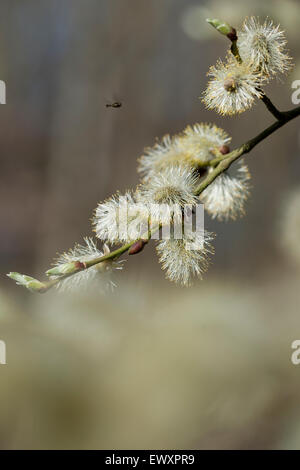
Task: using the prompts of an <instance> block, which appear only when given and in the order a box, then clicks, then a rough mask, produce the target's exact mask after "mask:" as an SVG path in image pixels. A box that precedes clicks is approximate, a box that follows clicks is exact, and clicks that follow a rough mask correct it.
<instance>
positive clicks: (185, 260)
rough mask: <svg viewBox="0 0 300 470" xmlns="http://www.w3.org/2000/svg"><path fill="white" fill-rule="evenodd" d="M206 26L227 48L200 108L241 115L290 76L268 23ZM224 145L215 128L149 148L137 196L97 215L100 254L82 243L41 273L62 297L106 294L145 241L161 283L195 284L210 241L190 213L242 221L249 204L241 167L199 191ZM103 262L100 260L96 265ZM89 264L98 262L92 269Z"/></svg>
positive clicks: (28, 281) (106, 204)
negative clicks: (269, 86) (89, 290)
mask: <svg viewBox="0 0 300 470" xmlns="http://www.w3.org/2000/svg"><path fill="white" fill-rule="evenodd" d="M208 22H209V23H211V24H212V25H213V26H214V27H215V28H216V29H217V30H218V31H220V32H221V33H222V34H224V35H226V36H227V37H228V38H229V39H230V40H231V42H232V47H231V50H230V52H228V54H227V58H226V60H225V62H223V61H221V60H219V61H218V62H217V64H216V65H215V66H213V67H211V69H210V71H209V73H208V75H209V76H210V80H209V83H208V86H207V88H206V90H205V92H204V96H203V101H204V103H205V104H206V106H207V107H208V108H209V109H215V110H216V111H217V112H218V113H219V114H221V115H234V114H237V113H241V112H243V111H246V110H247V109H249V108H250V107H251V106H252V105H253V103H254V101H255V99H256V98H261V97H262V96H263V90H262V86H263V85H264V84H265V83H267V82H268V81H270V80H271V78H273V77H275V76H276V77H277V76H278V75H279V74H280V73H284V72H286V71H288V70H289V69H290V67H291V59H290V57H289V56H288V54H287V52H286V39H285V36H284V33H283V32H282V31H281V30H280V29H279V26H275V25H274V24H273V22H272V21H271V20H269V19H267V20H265V22H264V23H263V24H261V23H260V22H259V19H257V18H250V19H247V20H245V22H244V24H243V26H242V28H241V30H240V31H238V33H236V31H235V30H234V29H233V28H232V27H230V26H229V25H228V24H226V23H221V22H220V21H218V20H208ZM230 140H231V139H230V137H229V136H228V135H227V133H226V132H225V131H224V130H223V129H220V128H219V127H217V126H216V125H214V124H207V123H196V124H194V125H191V126H187V127H186V128H185V129H184V130H183V131H182V132H181V133H179V134H178V135H174V136H170V135H167V136H165V137H163V138H162V139H161V141H159V142H156V143H155V145H154V146H153V147H150V148H147V149H146V150H145V151H144V154H143V155H142V156H141V157H140V158H139V160H138V173H139V175H140V177H141V181H140V184H139V185H138V186H137V188H135V189H134V190H132V191H127V192H126V193H125V194H123V195H122V194H119V193H117V194H115V195H113V196H111V197H110V198H108V199H107V200H105V201H103V202H100V203H99V204H98V206H97V207H96V209H95V212H94V216H93V226H94V231H95V235H96V238H97V239H98V240H100V242H101V243H103V248H102V249H99V248H98V247H97V244H96V242H95V241H93V240H92V239H90V238H85V239H84V241H85V244H84V245H76V246H75V247H74V249H72V250H70V251H69V252H67V253H64V254H63V255H61V256H59V258H58V259H57V260H56V261H55V264H54V267H53V268H51V269H50V270H49V271H47V273H46V274H47V275H48V277H49V278H50V280H51V281H54V284H55V285H57V286H58V287H59V288H63V289H65V288H69V287H71V288H73V287H75V288H76V289H77V288H79V286H81V285H82V284H84V283H85V284H90V283H91V281H94V280H97V282H99V284H100V285H101V288H103V289H104V290H107V289H111V288H112V287H113V286H114V283H113V281H112V279H111V273H112V272H113V271H114V270H115V269H122V263H121V262H120V261H118V258H119V254H122V253H123V252H125V251H128V250H129V254H135V253H137V252H139V251H141V249H142V248H143V247H144V245H145V244H146V243H147V241H148V239H149V238H153V239H154V240H155V243H156V245H157V247H156V248H157V254H158V259H159V261H160V263H161V265H162V268H163V269H164V270H165V272H166V276H167V278H169V279H170V280H171V281H174V282H176V283H180V284H182V285H185V286H188V285H190V284H191V281H192V279H193V278H194V277H200V278H201V277H202V274H203V272H204V271H206V269H207V267H208V265H209V256H210V255H211V254H212V253H213V248H212V245H211V242H212V240H213V238H214V235H213V234H211V233H208V232H206V231H205V230H204V227H203V226H200V228H199V226H198V225H197V223H196V228H195V224H194V222H193V221H194V218H193V215H194V214H195V213H197V210H196V208H197V207H198V206H199V205H200V204H202V205H204V209H205V211H206V212H207V213H208V214H209V215H210V216H211V217H212V218H213V219H217V220H219V221H227V220H229V219H236V218H237V217H239V216H241V215H243V214H244V208H245V202H246V200H247V198H248V196H249V180H250V174H249V171H248V168H247V166H246V165H245V164H244V162H243V161H239V162H238V163H237V165H236V168H235V173H228V171H223V172H221V173H220V174H218V175H217V176H216V177H215V178H214V179H212V180H211V181H210V184H208V185H205V187H204V188H203V189H202V188H201V182H202V181H203V180H204V179H205V178H209V175H210V174H211V172H213V171H214V168H215V166H216V165H218V163H219V161H220V157H222V156H226V155H227V154H228V153H229V152H230V149H229V144H230ZM224 158H225V157H224ZM199 188H200V189H199ZM187 221H189V222H190V223H189V224H186V222H187ZM166 227H167V228H168V230H167V231H166V230H164V229H165V228H166ZM175 228H176V229H175ZM124 244H126V246H125V248H126V250H122V252H119V251H117V252H115V251H114V252H113V253H115V254H114V255H113V256H110V253H111V251H110V248H109V247H111V246H117V247H118V246H120V245H124ZM127 245H128V248H127ZM101 257H104V260H102V261H101V262H98V261H97V260H98V259H99V258H101ZM93 260H96V261H97V262H95V264H91V261H92V262H93ZM10 277H12V278H13V279H14V280H16V282H17V283H18V284H21V285H23V286H25V287H27V288H28V289H31V290H40V291H42V289H43V284H41V283H40V282H39V281H37V280H35V279H33V278H31V277H29V276H23V275H21V274H18V273H10ZM56 281H57V282H56Z"/></svg>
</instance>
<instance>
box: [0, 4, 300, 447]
mask: <svg viewBox="0 0 300 470" xmlns="http://www.w3.org/2000/svg"><path fill="white" fill-rule="evenodd" d="M247 15H248V16H250V15H259V16H260V17H261V18H264V17H265V16H270V17H271V18H272V19H274V21H275V22H276V23H277V22H280V23H281V26H282V28H283V29H285V30H286V34H287V38H288V41H289V49H290V52H291V55H292V57H293V58H294V62H295V64H296V65H297V63H298V64H299V60H298V59H299V56H300V48H299V20H300V5H299V1H298V0H268V1H267V0H265V1H264V2H261V1H258V0H255V1H252V2H251V3H250V2H248V1H245V0H242V1H239V2H236V1H233V0H232V1H229V0H224V1H221V0H212V1H209V0H207V1H199V0H198V1H196V0H151V1H146V0H85V1H82V0H52V1H49V0H48V1H45V0H27V1H22V2H21V1H18V0H1V2H0V79H1V80H4V81H5V82H6V86H7V104H6V105H1V106H0V147H1V153H0V159H1V173H0V180H1V182H0V192H1V193H0V194H1V197H0V211H1V224H0V261H1V273H2V276H1V291H0V293H1V298H2V304H3V305H2V314H1V315H2V317H1V316H0V321H1V318H2V323H1V322H0V339H3V340H6V342H7V345H8V346H7V347H8V354H9V352H10V354H11V357H10V359H8V364H7V366H3V367H2V366H0V380H1V387H0V401H2V402H3V403H6V401H5V400H6V399H9V400H10V401H11V409H10V408H9V409H7V408H6V407H5V406H4V405H3V410H2V409H1V408H0V414H1V413H4V416H5V419H4V417H3V416H2V419H0V422H1V424H0V446H1V445H2V446H3V447H4V448H5V447H17V446H19V447H51V446H52V447H75V448H76V447H91V446H95V447H105V446H106V447H110V446H111V447H113V446H114V447H118V446H119V447H122V446H123V447H132V448H133V447H142V448H143V447H144V448H147V447H151V446H154V447H164V446H166V447H168V446H169V447H189V446H190V447H193V448H197V447H204V448H206V447H214V446H220V447H225V448H230V447H231V448H234V447H241V448H244V447H256V446H260V447H263V446H267V447H273V448H274V447H283V446H289V445H291V446H292V445H294V446H299V443H298V441H297V437H295V436H298V437H299V439H300V431H299V427H298V428H297V426H296V423H294V420H292V422H291V421H289V419H288V417H289V416H290V415H293V416H295V414H297V413H298V407H297V403H296V402H297V400H296V390H297V387H298V386H299V383H300V382H299V379H298V377H299V374H300V366H299V371H298V370H297V367H296V366H292V365H291V363H290V344H291V341H292V340H293V339H297V336H298V337H300V321H299V320H298V316H299V315H300V312H299V308H298V306H299V300H300V299H299V297H298V290H299V289H298V285H299V268H298V264H297V262H296V263H295V259H293V258H295V257H296V255H295V256H290V254H291V252H293V249H294V248H293V247H289V249H288V252H287V251H286V250H284V249H282V247H281V243H280V239H281V237H282V235H281V230H282V224H281V222H280V220H281V215H280V214H281V213H282V205H283V204H284V201H285V200H286V199H287V200H288V197H289V196H288V194H289V192H290V190H292V189H296V190H297V188H298V187H299V188H300V162H299V122H296V121H294V122H292V123H290V124H288V126H286V127H284V128H283V129H281V130H280V131H279V132H278V133H276V134H275V135H274V136H272V137H271V138H269V139H268V140H267V141H264V142H263V143H261V144H260V145H259V147H257V148H256V149H255V150H254V151H253V152H252V153H251V154H250V155H249V156H247V162H248V164H249V167H250V170H251V173H252V175H253V181H252V185H253V189H252V197H251V199H250V201H249V202H248V204H247V216H246V217H245V218H243V219H241V220H239V221H237V222H235V223H228V224H224V223H217V222H212V221H210V220H209V218H208V217H207V218H206V226H207V228H208V229H209V230H212V231H214V232H216V233H217V239H216V243H215V248H216V255H215V256H214V259H213V264H212V266H211V268H210V270H209V271H208V273H207V275H206V278H205V280H204V281H202V282H201V283H200V282H199V283H197V284H196V286H195V287H194V288H193V289H191V290H190V291H187V290H185V289H181V288H180V289H178V288H176V287H174V286H171V285H169V283H168V281H166V280H165V279H164V274H163V272H162V271H161V270H160V267H159V265H158V263H157V260H156V256H155V252H154V249H153V247H147V249H146V250H145V252H144V253H143V255H140V256H137V257H134V258H132V259H130V261H128V262H127V263H126V272H125V274H124V273H122V274H121V276H120V277H119V280H118V283H119V285H120V288H119V291H118V292H117V293H116V294H115V295H114V297H113V298H112V299H106V300H105V301H103V303H102V301H101V302H100V303H99V301H97V302H95V303H94V302H93V301H91V300H90V301H89V302H88V303H87V300H86V299H85V300H82V301H81V302H82V303H80V302H79V303H78V305H80V306H81V307H79V306H78V305H77V304H76V308H75V312H74V305H73V304H72V303H71V304H70V303H69V301H65V300H62V299H60V300H58V299H57V298H56V296H55V295H53V294H47V296H43V297H41V298H40V297H39V298H38V299H36V297H33V296H31V295H27V293H24V292H23V291H21V290H20V289H19V288H17V287H16V286H15V285H14V284H13V283H12V282H11V281H10V280H8V279H7V278H5V273H7V272H9V271H19V272H24V273H28V274H32V275H37V276H38V277H41V273H42V272H43V271H44V270H45V269H46V268H47V267H48V266H49V264H50V261H51V259H52V258H53V256H55V254H56V252H62V251H64V250H66V249H68V248H70V247H71V246H73V244H74V242H77V241H79V242H80V240H81V239H82V237H83V236H85V235H89V234H91V233H92V232H91V226H90V218H91V216H92V212H93V209H94V208H95V206H96V204H97V202H99V201H100V200H102V199H104V198H106V197H108V196H110V195H111V194H112V193H114V192H116V191H117V190H120V191H124V190H125V189H128V188H130V187H135V186H136V184H137V183H138V176H137V173H136V159H137V158H138V157H139V156H140V155H141V154H142V152H143V149H144V147H146V146H149V145H153V143H154V142H155V139H156V137H161V136H163V135H164V134H166V133H170V134H174V133H176V132H179V131H180V130H182V129H183V128H184V127H185V126H186V125H187V124H193V123H195V122H202V121H205V122H215V123H217V124H218V125H220V126H221V127H223V128H224V129H225V130H226V131H227V132H228V133H229V134H231V135H232V138H233V146H237V145H239V144H241V143H242V142H244V141H245V140H247V139H248V138H250V137H253V136H254V135H256V134H257V133H258V132H259V131H261V130H262V129H263V128H264V127H266V126H267V125H269V124H270V123H271V122H272V119H273V118H272V117H271V116H270V115H269V114H268V112H267V111H266V109H265V108H264V106H263V104H262V103H257V104H256V106H255V107H254V108H253V109H252V110H251V111H249V112H247V113H244V114H242V115H241V116H239V117H233V118H221V117H219V116H217V115H216V114H215V113H214V112H211V111H207V110H205V108H204V105H203V104H202V103H201V101H200V100H199V99H198V97H199V96H200V94H201V93H202V91H203V90H204V88H205V84H206V81H207V77H206V72H207V70H208V68H209V66H210V65H212V64H214V63H215V62H216V60H217V59H218V58H219V57H224V55H225V51H226V48H227V46H228V44H227V42H226V39H224V38H223V37H222V36H221V35H218V34H217V33H216V32H215V31H213V29H212V28H211V27H210V26H209V25H208V24H206V23H205V18H207V17H220V18H222V19H224V20H226V21H228V22H229V23H231V24H233V25H237V26H239V25H240V24H241V23H242V21H243V18H244V17H245V16H247ZM296 79H300V69H299V67H298V68H297V66H296V68H295V70H294V71H293V72H292V73H291V74H290V76H288V77H287V79H286V81H285V84H283V83H280V82H275V83H273V84H272V85H270V86H268V88H267V93H268V94H269V95H270V97H271V98H272V99H273V100H274V102H275V103H276V104H277V105H278V107H279V108H282V109H288V108H291V107H293V106H294V105H293V104H292V103H291V94H292V89H291V83H292V81H293V80H296ZM115 100H117V101H121V102H122V103H123V106H122V107H121V108H120V109H113V108H106V106H105V105H106V103H109V102H112V101H115ZM299 206H300V205H299ZM299 209H300V207H299ZM292 215H293V214H292ZM295 215H297V214H295ZM297 227H298V229H299V232H298V234H299V236H300V222H299V224H298V226H297V225H296V229H297ZM295 233H296V240H297V232H295ZM296 249H297V248H295V250H296ZM50 299H51V300H50ZM153 299H156V300H155V302H154V300H153ZM158 299H161V300H158ZM169 299H172V301H169ZM176 299H177V300H176ZM64 302H66V303H64ZM178 303H179V304H180V305H181V307H180V308H178ZM274 310H276V312H275V313H274ZM69 312H70V313H69ZM274 315H275V319H276V320H275V321H274ZM249 317H250V318H249ZM227 318H228V319H229V320H228V321H229V325H228V324H227V321H226V319H227ZM161 322H162V323H163V327H162V328H161ZM248 322H249V324H248ZM158 325H160V326H159V327H158ZM179 325H181V326H180V327H179ZM246 325H247V326H246ZM104 326H105V328H104ZM103 328H104V332H103ZM168 328H169V329H168ZM223 328H224V333H222V331H223ZM297 328H298V330H297ZM74 332H75V333H74ZM182 332H183V333H182ZM196 332H197V333H196ZM280 332H283V333H282V335H281V334H280ZM73 333H74V334H73ZM182 334H183V335H184V334H185V335H186V336H185V337H184V338H182ZM103 337H104V343H105V345H104V346H103V343H102V340H103ZM116 338H117V339H116ZM120 338H121V339H120ZM144 341H145V342H146V346H145V347H144V346H142V345H144ZM147 341H149V344H148V343H147ZM166 341H167V343H168V344H169V349H168V348H167V349H166V348H165V344H166V343H165V342H166ZM78 342H79V344H80V347H78ZM190 342H191V343H190ZM178 343H179V346H178V348H179V349H178V348H177V345H178ZM216 343H218V348H220V355H221V356H222V355H223V353H224V350H227V351H230V358H231V359H232V360H230V359H229V360H228V363H226V364H221V365H219V366H220V368H219V367H217V369H215V366H216V362H218V361H217V360H216V358H214V359H213V358H212V348H214V347H215V345H216ZM266 343H267V344H268V345H269V347H266V346H265V344H266ZM45 344H46V345H48V346H45ZM116 344H117V345H118V346H116ZM152 344H154V346H152ZM191 344H192V346H191ZM83 345H84V346H83ZM193 345H194V346H195V349H193ZM244 346H245V347H244ZM47 347H48V348H49V349H48V350H47ZM135 347H136V350H135ZM65 348H66V350H65ZM102 348H103V349H102ZM123 348H125V353H124V350H123ZM224 348H225V349H224ZM260 348H261V355H260V353H259V351H260ZM270 348H271V349H270ZM152 350H153V351H155V352H154V353H153V354H154V358H153V357H152V356H151V351H152ZM53 351H58V352H57V357H56V358H53V355H52V353H53ZM254 351H255V354H254ZM266 351H267V352H266ZM50 352H51V353H50ZM180 352H181V353H182V354H180ZM265 353H266V355H265ZM74 354H75V356H76V358H77V359H76V360H75V359H74ZM174 354H175V357H174ZM214 354H216V353H214ZM240 354H242V359H241V358H240V359H237V356H239V355H240ZM120 355H121V356H122V361H123V364H119V359H120ZM136 355H138V356H139V361H140V363H138V364H136V361H137V359H136ZM155 355H156V356H155ZM203 355H204V357H205V359H203ZM50 357H51V359H50ZM200 357H201V359H199V361H200V362H199V361H198V360H197V358H200ZM8 358H9V355H8ZM24 358H25V359H24ZM155 358H156V359H155ZM159 358H160V359H161V360H162V362H163V364H164V359H165V364H164V365H161V361H160V360H159ZM176 358H177V359H176ZM143 360H144V362H143ZM223 360H224V359H222V361H223ZM48 361H50V363H51V364H50V365H49V364H48ZM178 361H179V364H178ZM203 361H204V362H203ZM215 361H216V362H215ZM222 361H221V362H222ZM236 361H237V362H238V363H236ZM225 362H226V361H225ZM46 364H48V366H49V369H50V370H49V369H48V368H47V367H46ZM132 367H133V369H132ZM135 367H137V370H138V371H139V373H140V372H141V371H145V372H144V374H145V375H143V373H141V376H140V380H141V381H143V380H145V383H144V382H143V384H144V385H143V386H141V382H140V381H139V380H138V379H137V372H132V371H134V370H135V369H134V368H135ZM147 367H149V369H150V370H149V374H148V373H146V370H147ZM4 368H5V370H4ZM82 368H84V369H86V372H85V373H84V374H86V376H87V377H85V378H84V379H83V380H79V379H78V377H77V374H79V371H80V370H81V371H82ZM256 368H258V372H256ZM21 369H22V371H23V372H22V374H21V375H20V374H19V371H20V370H21ZM187 369H188V370H189V372H188V374H190V375H188V377H186V370H187ZM68 370H71V372H70V377H69V376H68V375H67V376H66V375H65V374H67V371H68ZM114 370H117V371H118V374H119V373H120V374H121V379H120V377H119V375H118V374H117V373H115V375H114V376H113V377H112V376H111V374H114V372H112V371H114ZM127 370H128V371H129V370H130V371H131V372H130V373H129V372H128V374H129V375H128V377H129V378H128V377H127V376H126V374H125V372H124V371H127ZM41 371H43V373H42V374H41ZM122 371H123V372H122ZM214 371H215V373H214ZM221 371H222V372H221ZM226 371H228V374H229V377H226ZM89 372H90V374H91V375H93V377H94V379H93V380H94V381H95V383H93V381H91V379H90V378H89ZM122 373H123V374H125V376H122ZM49 374H50V375H49ZM72 374H73V375H72ZM97 374H98V375H97ZM131 374H133V375H132V376H131ZM165 374H167V375H168V374H169V376H170V380H169V381H168V380H166V379H165V378H163V377H165ZM180 374H181V375H180ZM251 374H252V375H251ZM241 375H242V379H241V380H244V379H245V381H244V383H243V387H240V376H241ZM29 377H31V378H29ZM61 377H63V384H62V385H61V386H60V385H58V384H60V383H61V382H60V380H61ZM147 377H151V380H149V383H148V386H149V388H150V390H151V391H152V393H151V394H150V396H149V397H148V398H149V399H150V405H149V406H148V405H146V404H145V402H143V400H142V397H143V396H148V388H147V386H146V384H147V380H148V379H147ZM266 377H267V378H266ZM283 378H284V381H285V386H283V385H282V379H283ZM262 381H263V386H262ZM265 381H267V384H265ZM203 382H205V387H206V388H205V392H203ZM83 383H85V385H84V386H83V385H82V384H83ZM99 383H100V384H101V385H99ZM162 383H163V391H162V390H161V387H162ZM183 383H184V384H185V385H182V384H183ZM179 386H182V389H180V393H179V398H178V395H177V394H176V393H177V392H174V390H177V391H178V387H179ZM16 387H17V388H18V389H19V390H20V392H21V394H22V396H23V395H24V397H25V398H24V397H23V398H22V399H20V397H17V396H16V397H14V395H13V394H12V390H15V388H16ZM52 387H53V388H54V396H52V398H51V393H52V392H51V390H52ZM56 387H57V389H56ZM97 387H100V388H97ZM156 387H158V388H159V390H160V393H158V392H157V389H156ZM103 388H104V389H105V390H104V389H103ZM95 390H96V391H97V390H98V393H96V391H95ZM137 390H138V391H139V393H138V397H137V396H136V395H135V394H136V393H137ZM201 390H202V392H203V393H204V395H205V397H204V398H203V394H202V392H201ZM212 390H213V391H214V392H215V395H214V393H213V392H212ZM217 390H218V392H217ZM252 390H253V391H252ZM113 391H114V392H115V396H114V397H113V398H111V396H112V392H113ZM250 391H251V392H250ZM254 391H258V396H257V400H256V401H255V400H253V395H255V392H254ZM23 392H24V393H23ZM156 392H157V397H156V398H155V400H154V398H153V396H156V395H155V393H156ZM223 392H224V395H225V396H227V397H230V398H228V399H226V400H225V399H224V396H223V395H222V393H223ZM1 393H2V395H1ZM174 393H175V398H174V395H173V394H174ZM219 393H220V395H219ZM56 394H57V395H56ZM90 395H91V397H92V398H91V401H92V403H91V404H89V406H88V409H86V408H85V407H84V406H83V404H84V403H86V400H87V399H88V398H87V397H89V396H90ZM1 397H2V398H1ZM170 397H171V398H172V397H173V398H174V400H173V401H172V400H170ZM208 397H209V398H208ZM138 399H140V400H141V403H139V401H138ZM223 399H224V401H223ZM287 399H288V400H289V406H290V407H291V410H290V409H289V410H287V409H286V400H287ZM293 399H294V401H293ZM72 400H73V402H72ZM151 400H154V402H152V401H151ZM248 400H250V403H249V401H248ZM251 400H252V401H251ZM208 402H209V403H208ZM134 403H136V407H135V406H134ZM147 403H148V402H147ZM130 406H131V407H132V409H131V408H130ZM166 406H168V407H169V408H168V409H167V411H166V410H165V407H166ZM293 406H294V408H293ZM82 407H83V409H82ZM128 407H129V410H131V414H130V412H129V411H127V412H126V410H128ZM139 407H140V408H139ZM116 410H117V411H116ZM195 410H198V411H199V410H200V411H199V412H196V411H195ZM296 412H297V413H296ZM299 412H300V410H299ZM98 413H99V416H98ZM207 414H208V415H209V416H208V417H207V416H206V415H207ZM204 415H205V416H206V417H205V419H204V418H203V416H204ZM62 417H63V418H62ZM130 417H131V418H130ZM159 417H160V418H159ZM239 417H240V419H239ZM129 418H130V419H129ZM252 418H253V419H252ZM128 420H129V425H128V426H129V431H130V432H131V433H132V439H130V438H129V437H128V433H127V431H126V430H125V427H126V425H125V422H128ZM286 421H287V424H286ZM24 423H27V424H24ZM28 423H29V424H28ZM74 423H75V424H74ZM137 423H138V424H137ZM284 426H287V431H285V428H284ZM294 426H296V428H297V429H296V431H294ZM123 428H124V429H123ZM41 429H42V431H41ZM86 429H89V433H88V436H86ZM158 429H160V432H159V433H158ZM241 429H243V432H241ZM258 429H260V430H261V432H260V433H258V432H257V430H258ZM58 430H60V431H59V432H60V434H57V433H58ZM83 430H85V433H84V432H83ZM172 433H173V434H174V435H173V434H172ZM129 434H130V433H129ZM58 435H59V437H57V436H58ZM84 436H85V437H84Z"/></svg>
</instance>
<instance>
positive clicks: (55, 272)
mask: <svg viewBox="0 0 300 470" xmlns="http://www.w3.org/2000/svg"><path fill="white" fill-rule="evenodd" d="M84 268H85V266H84V263H82V262H81V261H72V262H71V263H65V264H60V265H58V266H55V267H54V268H51V269H48V271H46V275H47V276H63V275H65V274H74V273H76V272H77V271H81V270H82V269H84Z"/></svg>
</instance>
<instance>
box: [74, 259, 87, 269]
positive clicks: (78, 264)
mask: <svg viewBox="0 0 300 470" xmlns="http://www.w3.org/2000/svg"><path fill="white" fill-rule="evenodd" d="M75 268H76V269H78V271H81V270H82V269H85V268H86V264H85V263H82V262H81V261H75Z"/></svg>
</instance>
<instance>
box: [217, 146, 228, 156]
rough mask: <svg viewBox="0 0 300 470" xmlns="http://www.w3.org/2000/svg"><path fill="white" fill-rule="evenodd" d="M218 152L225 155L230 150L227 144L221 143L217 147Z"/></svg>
mask: <svg viewBox="0 0 300 470" xmlns="http://www.w3.org/2000/svg"><path fill="white" fill-rule="evenodd" d="M219 152H220V153H221V154H222V155H226V154H227V153H229V152H230V148H229V147H228V145H222V146H221V147H219Z"/></svg>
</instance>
